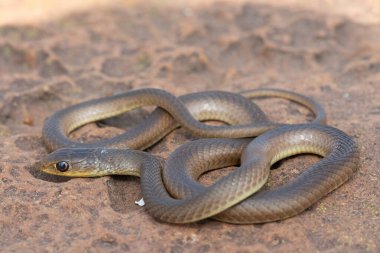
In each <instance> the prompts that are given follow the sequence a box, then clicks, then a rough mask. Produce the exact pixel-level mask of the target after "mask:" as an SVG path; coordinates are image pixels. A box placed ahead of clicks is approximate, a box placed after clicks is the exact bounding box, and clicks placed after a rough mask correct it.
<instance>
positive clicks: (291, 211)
mask: <svg viewBox="0 0 380 253" xmlns="http://www.w3.org/2000/svg"><path fill="white" fill-rule="evenodd" d="M242 95H243V96H245V97H246V98H254V97H266V96H274V97H284V98H287V99H290V100H293V101H295V102H298V103H300V104H302V105H304V106H306V107H308V108H309V109H310V110H311V111H312V112H313V113H314V114H315V116H316V117H315V119H314V121H313V124H305V125H285V124H279V123H274V122H271V121H269V120H268V119H267V118H266V117H265V115H264V113H263V112H262V111H261V110H260V109H259V108H258V107H257V106H255V105H254V104H253V103H251V101H249V100H247V99H246V98H244V97H242V96H240V95H237V94H232V93H227V92H206V93H199V94H194V95H188V96H182V97H180V99H177V98H176V97H175V96H173V95H171V94H170V93H167V92H165V91H162V90H158V89H142V90H135V91H131V92H128V93H124V94H119V95H115V96H111V97H107V98H102V99H97V100H92V101H88V102H84V103H81V104H78V105H74V106H71V107H68V108H66V109H63V110H62V111H59V112H57V113H56V114H55V115H53V116H52V117H50V118H49V119H48V120H47V121H46V123H45V126H44V129H43V138H44V141H45V143H46V144H47V146H48V148H49V149H50V150H55V149H58V148H59V149H58V150H56V151H54V152H52V153H51V154H49V155H48V156H46V157H44V158H43V159H42V160H41V161H40V162H39V164H38V166H40V167H41V168H42V170H43V171H44V172H47V173H50V174H56V175H64V176H73V177H75V176H80V177H83V176H84V177H88V176H90V177H91V176H103V175H120V174H121V175H135V176H141V187H142V192H143V197H144V200H145V202H146V209H147V211H148V212H149V213H150V214H151V215H152V216H154V217H156V218H157V219H160V220H163V221H166V222H173V223H187V222H193V221H197V220H201V219H204V218H208V217H211V216H214V218H216V219H218V220H223V221H226V222H232V223H259V222H267V221H274V220H279V219H284V218H287V217H290V216H293V215H295V214H297V213H300V212H302V211H303V210H305V209H306V208H307V207H309V206H310V205H312V204H313V203H315V202H316V201H317V200H318V199H320V198H321V197H323V196H324V195H326V194H327V193H328V192H330V191H332V190H333V189H335V188H336V187H338V186H339V185H341V184H342V183H343V182H345V181H346V180H347V179H348V178H349V177H350V176H351V175H352V174H353V172H354V171H355V170H356V168H357V161H358V151H357V148H356V146H355V143H354V142H353V141H352V140H351V138H349V137H348V136H347V135H346V134H345V133H343V132H341V131H340V130H337V129H335V128H332V127H329V126H324V125H321V124H318V123H324V122H325V120H326V116H325V113H324V111H323V108H322V107H320V106H319V104H318V103H316V102H315V101H314V100H312V99H309V98H307V97H304V96H302V95H299V94H296V93H292V92H288V91H281V90H274V89H262V90H253V91H247V92H243V93H242ZM201 97H202V98H201ZM143 105H155V106H158V107H160V109H156V110H155V111H154V112H153V113H152V114H151V115H150V116H149V117H148V118H147V119H146V121H144V122H143V123H141V124H139V125H137V126H136V127H134V128H132V129H131V130H130V131H127V132H126V133H125V134H123V135H121V136H116V137H114V138H111V139H108V140H102V141H100V142H97V143H90V144H84V143H76V142H74V141H71V140H70V139H69V138H68V137H67V136H68V134H69V133H70V132H71V131H73V130H75V129H76V128H78V127H80V126H82V125H84V124H87V123H89V122H93V121H97V120H101V119H104V118H108V117H112V116H116V115H118V114H120V113H123V112H126V111H129V110H131V109H135V108H138V107H141V106H143ZM210 119H211V120H221V121H224V122H226V123H228V124H230V125H224V126H211V125H206V124H204V123H201V122H200V121H198V120H210ZM178 126H182V127H184V128H185V129H187V130H188V131H190V132H191V133H192V134H194V135H196V136H199V137H208V138H216V137H217V138H221V137H223V138H224V139H202V140H199V141H195V142H191V143H189V144H185V145H184V146H183V147H181V148H179V149H178V150H177V151H176V152H174V153H173V155H172V156H170V158H169V160H168V162H167V166H166V167H165V169H164V170H163V173H162V167H163V162H162V160H161V159H159V158H157V157H155V156H152V155H150V154H148V153H146V152H143V151H139V150H133V149H145V148H147V147H149V146H150V145H152V144H154V143H156V142H157V141H158V140H159V139H161V138H162V137H163V136H165V135H166V134H167V133H168V132H170V131H172V130H173V129H174V128H176V127H178ZM260 134H261V135H260ZM258 135H260V136H259V137H257V138H256V139H254V140H253V141H252V139H251V138H246V137H255V136H258ZM230 138H243V139H230ZM62 147H63V148H62ZM115 147H116V148H115ZM120 148H131V149H120ZM300 153H315V154H318V155H320V156H322V157H324V158H323V159H322V160H321V161H320V162H318V163H317V164H315V165H313V166H312V167H310V168H309V169H307V170H306V172H304V173H303V174H302V175H301V176H299V177H298V178H297V179H296V180H294V181H293V182H291V183H290V184H288V185H286V186H283V187H280V188H278V189H275V190H272V191H267V192H259V193H257V194H254V193H255V192H257V191H258V190H259V189H260V188H261V187H262V186H263V185H264V184H265V182H266V180H267V178H268V176H269V169H270V166H271V165H272V164H274V163H275V162H276V161H278V160H281V159H282V158H284V157H287V156H290V155H294V154H300ZM240 156H241V160H240ZM62 162H64V164H65V165H67V167H64V168H63V169H64V171H63V169H62V170H61V171H60V170H59V169H57V165H60V163H62ZM236 164H240V167H239V168H238V169H236V170H235V171H234V172H232V173H231V174H230V175H228V176H227V177H224V178H222V179H221V180H219V181H217V182H216V183H215V184H213V185H212V186H210V187H208V188H205V187H203V186H201V185H200V184H199V183H197V182H196V179H197V178H198V177H199V176H200V175H201V174H202V173H204V172H205V171H207V170H210V169H216V168H220V167H225V166H231V165H236ZM178 167H182V168H183V169H182V170H179V169H178ZM162 176H163V178H162ZM252 194H253V195H252ZM250 196H252V197H250ZM173 197H175V198H173ZM247 198H248V199H247ZM244 199H246V200H245V201H243V200H244Z"/></svg>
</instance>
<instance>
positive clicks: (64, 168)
mask: <svg viewBox="0 0 380 253" xmlns="http://www.w3.org/2000/svg"><path fill="white" fill-rule="evenodd" d="M69 167H70V166H69V163H68V162H65V161H61V162H57V163H56V164H55V168H56V169H57V170H59V171H61V172H65V171H67V170H68V169H69Z"/></svg>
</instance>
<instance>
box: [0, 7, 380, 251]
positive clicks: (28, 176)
mask: <svg viewBox="0 0 380 253" xmlns="http://www.w3.org/2000/svg"><path fill="white" fill-rule="evenodd" d="M141 87H158V88H163V89H166V90H168V91H170V92H172V93H174V94H176V95H182V94H185V93H189V92H194V91H202V90H212V89H214V90H215V89H221V90H227V91H240V90H244V89H250V88H257V87H278V88H284V89H289V90H294V91H297V92H300V93H302V94H305V95H308V96H312V97H314V98H315V99H317V100H318V101H320V103H321V104H322V105H323V106H324V107H325V108H326V111H327V113H328V123H329V124H330V125H332V126H335V127H338V128H339V129H342V130H344V131H345V132H347V133H348V134H349V135H351V136H352V137H353V138H354V139H355V141H356V142H357V143H358V145H359V147H360V152H361V156H360V168H359V171H358V172H357V173H356V174H355V176H354V177H353V178H352V179H351V180H350V181H349V182H347V183H346V184H344V185H343V186H342V187H341V188H339V189H337V190H336V191H334V192H333V193H331V194H329V195H328V196H327V197H325V198H323V199H322V200H321V201H319V202H318V203H317V204H315V205H313V206H312V207H311V208H309V209H308V210H306V211H305V212H304V213H302V214H301V215H298V216H296V217H293V218H290V219H287V220H284V221H281V222H273V223H268V224H261V225H244V226H241V225H240V226H239V225H231V224H224V223H220V222H217V221H213V220H206V221H203V222H198V223H195V224H190V225H170V224H164V223H160V222H158V221H156V220H154V219H153V218H151V217H150V216H149V215H148V214H147V213H146V212H145V211H144V209H143V208H141V207H138V206H136V205H135V204H134V201H135V200H137V199H139V198H140V197H141V193H140V189H139V180H138V179H137V178H132V177H102V178H96V179H80V178H76V179H71V180H69V179H66V178H59V177H54V176H49V175H44V174H42V173H41V172H39V171H38V168H35V167H34V166H33V164H34V162H35V161H37V160H38V159H39V157H41V156H43V155H45V154H46V153H47V151H46V149H45V147H44V145H43V143H42V140H41V128H42V125H43V122H44V120H45V119H46V118H47V117H48V116H49V115H51V114H53V113H54V112H55V111H57V110H59V109H61V108H64V107H66V106H68V105H71V104H74V103H77V102H80V101H84V100H88V99H91V98H96V97H101V96H105V95H110V94H113V93H116V92H123V91H128V90H131V89H135V88H141ZM379 89H380V25H376V24H372V25H369V24H367V25H364V24H359V23H356V22H355V21H353V20H350V19H347V18H343V17H340V16H333V15H322V14H320V13H314V12H310V11H301V10H295V9H292V8H287V7H281V8H280V7H270V6H265V5H257V4H232V3H218V4H214V5H208V6H205V7H202V8H185V9H183V8H180V7H168V6H165V7H159V6H155V5H152V6H150V7H146V6H145V7H138V6H135V7H133V8H126V7H117V8H109V9H106V10H105V9H103V10H96V11H95V10H93V11H88V12H79V13H76V14H71V15H69V16H66V17H64V18H61V19H59V20H56V21H51V22H46V23H43V24H33V25H4V26H1V27H0V140H1V141H0V151H1V154H2V156H1V157H0V179H1V180H0V242H1V243H0V251H1V252H127V251H130V252H216V251H219V252H379V251H380V245H379V238H380V227H379V223H380V221H379V216H380V198H379V187H378V185H379V180H380V173H379V169H378V166H379V164H380V157H379V143H380V142H379V136H380V92H379ZM258 103H259V105H260V106H262V108H263V109H264V111H265V112H267V113H268V115H270V118H272V119H274V120H278V121H281V122H288V123H296V122H304V121H307V120H310V118H311V116H310V115H309V114H308V112H307V111H306V110H304V109H303V108H301V107H299V106H298V105H294V104H291V103H288V102H287V101H283V100H281V99H270V100H260V101H258ZM146 114H147V111H146V110H140V111H138V112H136V113H133V114H132V116H126V117H121V118H119V119H116V120H115V122H111V123H112V124H114V125H120V124H121V125H123V127H124V125H128V124H125V119H126V118H127V119H128V120H127V122H131V121H132V120H130V119H133V120H135V119H137V120H138V119H141V118H143V117H144V116H145V115H146ZM123 122H124V123H123ZM121 131H123V130H118V129H117V128H115V127H105V128H104V127H103V128H99V127H98V126H97V125H95V124H93V125H89V126H86V127H84V128H83V129H81V130H79V131H78V132H77V133H76V134H75V135H74V137H76V138H82V139H85V140H87V139H93V138H95V139H96V138H103V137H104V136H110V135H114V134H116V133H119V132H121ZM192 138H193V137H191V136H189V135H188V134H186V133H185V131H183V130H177V131H175V132H174V133H172V134H170V135H169V136H168V137H166V138H165V139H164V140H163V141H162V142H161V143H160V144H158V145H157V146H155V147H153V148H152V149H150V150H149V151H150V152H152V153H155V154H159V155H161V156H163V157H167V156H168V154H170V152H172V151H173V150H174V149H175V147H178V146H179V145H180V144H182V143H184V142H185V141H187V140H189V139H192ZM318 159H319V158H317V157H314V156H310V155H308V156H306V155H305V156H297V157H295V158H292V159H287V160H285V161H284V162H283V163H281V164H280V166H279V168H277V169H275V170H273V171H272V172H273V173H272V176H271V179H270V181H269V183H268V185H269V186H267V187H273V186H274V185H278V184H282V183H285V182H286V181H289V180H291V178H293V177H295V176H296V175H297V174H299V173H300V172H301V171H302V170H303V169H304V168H306V167H307V166H308V165H310V164H312V163H314V162H316V161H318ZM219 175H220V172H214V173H210V175H208V176H206V177H205V178H203V179H202V180H203V181H205V182H210V180H212V179H214V178H215V177H217V176H219Z"/></svg>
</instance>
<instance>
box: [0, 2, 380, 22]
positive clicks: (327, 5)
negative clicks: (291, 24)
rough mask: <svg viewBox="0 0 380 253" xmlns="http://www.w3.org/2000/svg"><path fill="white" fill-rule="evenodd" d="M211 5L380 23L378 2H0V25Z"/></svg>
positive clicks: (379, 3)
mask: <svg viewBox="0 0 380 253" xmlns="http://www.w3.org/2000/svg"><path fill="white" fill-rule="evenodd" d="M214 2H224V3H225V2H234V3H241V2H252V3H261V4H267V5H272V6H287V7H294V8H300V9H304V10H312V11H315V12H321V13H327V14H337V15H343V16H347V17H349V18H350V19H353V20H355V21H357V22H360V23H365V24H371V23H379V22H380V1H378V0H318V1H308V0H282V1H277V0H245V1H242V0H224V1H218V0H192V1H185V0H146V1H138V0H81V1H77V0H66V1H60V0H0V25H4V24H25V23H29V22H41V21H47V20H50V19H55V18H59V17H61V16H64V15H66V14H69V13H72V12H77V11H83V10H90V9H96V8H104V7H110V6H115V5H124V6H133V5H137V4H138V5H147V6H148V5H151V4H155V5H157V4H158V5H178V6H179V7H180V6H181V5H182V6H183V7H188V6H189V5H190V6H191V5H197V6H199V5H202V4H210V3H214Z"/></svg>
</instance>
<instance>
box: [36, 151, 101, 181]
mask: <svg viewBox="0 0 380 253" xmlns="http://www.w3.org/2000/svg"><path fill="white" fill-rule="evenodd" d="M97 151H98V149H88V148H62V149H59V150H56V151H54V152H52V153H50V154H48V155H47V156H46V157H44V158H42V159H41V160H40V161H39V162H37V166H38V167H39V168H40V170H41V171H42V172H44V173H47V174H52V175H58V176H66V177H98V176H103V175H105V174H104V173H102V172H101V171H99V170H97V169H95V167H96V166H95V165H96V164H95V163H96V162H97V159H96V158H97V155H96V152H97Z"/></svg>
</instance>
